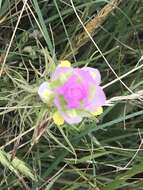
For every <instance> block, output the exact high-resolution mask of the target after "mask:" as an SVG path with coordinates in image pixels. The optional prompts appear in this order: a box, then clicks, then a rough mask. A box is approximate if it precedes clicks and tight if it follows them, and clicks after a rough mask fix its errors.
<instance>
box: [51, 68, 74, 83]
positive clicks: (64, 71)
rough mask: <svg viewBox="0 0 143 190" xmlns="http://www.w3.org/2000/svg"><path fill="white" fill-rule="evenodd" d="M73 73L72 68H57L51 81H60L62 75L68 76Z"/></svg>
mask: <svg viewBox="0 0 143 190" xmlns="http://www.w3.org/2000/svg"><path fill="white" fill-rule="evenodd" d="M72 71H73V68H72V67H57V68H56V70H55V72H54V73H53V74H52V76H51V80H52V81H53V80H57V79H60V76H61V75H64V74H67V73H69V72H72Z"/></svg>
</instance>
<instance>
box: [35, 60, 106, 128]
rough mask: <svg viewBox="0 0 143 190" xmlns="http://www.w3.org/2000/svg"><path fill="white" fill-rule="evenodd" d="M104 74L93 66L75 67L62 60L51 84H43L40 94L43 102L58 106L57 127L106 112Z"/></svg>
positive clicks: (52, 77) (54, 116)
mask: <svg viewBox="0 0 143 190" xmlns="http://www.w3.org/2000/svg"><path fill="white" fill-rule="evenodd" d="M100 83H101V75H100V72H99V71H98V70H97V69H94V68H91V67H83V68H73V67H71V64H70V62H69V61H61V63H60V64H59V65H58V66H57V68H56V69H55V71H54V73H53V74H52V76H51V79H50V81H49V82H43V83H42V84H41V85H40V87H39V89H38V94H39V96H40V98H41V100H42V101H43V102H44V103H47V104H49V103H50V104H51V103H52V104H51V105H52V106H55V108H56V111H55V112H54V114H53V120H54V122H55V123H56V124H57V125H62V124H64V121H66V122H67V123H69V124H76V123H79V122H81V121H82V119H83V117H93V116H98V115H100V114H101V113H102V112H103V109H102V106H103V105H105V102H106V96H105V93H104V91H103V89H102V87H101V86H100Z"/></svg>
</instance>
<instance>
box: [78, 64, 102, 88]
mask: <svg viewBox="0 0 143 190" xmlns="http://www.w3.org/2000/svg"><path fill="white" fill-rule="evenodd" d="M82 70H83V71H88V72H89V73H90V75H91V77H92V78H93V79H94V80H95V82H96V85H100V83H101V75H100V72H99V71H98V69H93V68H91V67H83V68H82Z"/></svg>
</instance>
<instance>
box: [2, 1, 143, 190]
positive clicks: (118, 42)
mask: <svg viewBox="0 0 143 190" xmlns="http://www.w3.org/2000/svg"><path fill="white" fill-rule="evenodd" d="M25 2H26V1H25ZM110 2H111V0H109V1H107V0H106V1H105V0H88V1H87V0H73V1H71V0H69V1H66V0H64V1H62V0H61V1H59V0H53V1H52V0H48V1H43V0H31V1H27V4H25V9H23V1H22V0H19V1H12V0H0V74H1V76H0V171H1V172H0V190H7V189H8V190H13V189H17V190H21V189H23V190H36V189H38V190H59V189H60V190H87V189H88V190H91V189H93V190H142V189H143V182H142V179H143V151H142V144H143V140H142V135H143V127H142V123H143V109H142V108H143V106H142V101H143V100H142V97H143V91H142V89H143V69H142V66H143V57H142V56H143V53H142V49H143V45H142V44H143V43H142V41H143V39H142V37H143V13H142V7H143V3H142V0H126V1H124V0H122V1H121V2H120V4H119V5H118V7H116V8H115V9H114V10H111V11H110V13H109V14H108V16H106V18H105V20H104V22H103V23H101V25H100V26H98V27H97V28H96V30H95V31H94V32H93V33H92V34H91V35H90V34H89V36H88V37H87V39H86V40H85V41H83V39H82V38H79V37H81V36H80V34H81V33H82V32H84V29H85V26H86V23H87V22H88V21H90V20H91V19H93V18H94V17H95V15H97V13H99V12H100V11H101V10H102V9H103V7H104V6H105V5H107V4H110ZM72 5H74V7H72ZM22 10H23V12H22ZM20 14H21V15H20ZM78 16H79V18H78ZM94 27H95V26H93V28H94ZM14 34H15V35H14ZM61 58H62V59H68V60H70V61H71V62H72V64H73V66H75V67H83V66H85V65H88V66H91V67H95V68H98V69H99V70H100V72H101V74H102V86H103V87H104V90H105V92H106V95H107V97H108V106H106V107H105V108H104V113H103V114H102V115H101V116H100V117H99V118H98V119H92V120H91V119H90V120H89V119H84V120H83V122H82V123H80V124H79V125H76V126H70V125H67V124H65V125H64V128H58V127H57V126H55V125H54V123H53V122H52V120H51V112H52V111H53V110H52V109H50V108H47V107H46V106H45V105H44V104H43V103H42V102H41V101H40V99H39V97H38V94H37V89H38V86H39V85H40V84H41V82H42V81H44V80H48V79H49V76H50V74H51V72H52V71H53V70H54V68H55V66H56V65H57V64H58V60H59V59H61ZM120 76H121V78H119V77H120ZM120 79H122V81H121V80H120Z"/></svg>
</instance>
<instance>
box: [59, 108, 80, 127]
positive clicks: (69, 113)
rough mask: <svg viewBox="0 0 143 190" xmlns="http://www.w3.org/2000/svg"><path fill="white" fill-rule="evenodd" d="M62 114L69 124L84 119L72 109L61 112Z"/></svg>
mask: <svg viewBox="0 0 143 190" xmlns="http://www.w3.org/2000/svg"><path fill="white" fill-rule="evenodd" d="M60 114H61V115H62V117H63V118H64V120H65V121H66V122H67V123H68V124H77V123H80V122H81V121H82V116H80V115H76V114H74V113H72V110H68V111H66V112H60Z"/></svg>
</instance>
